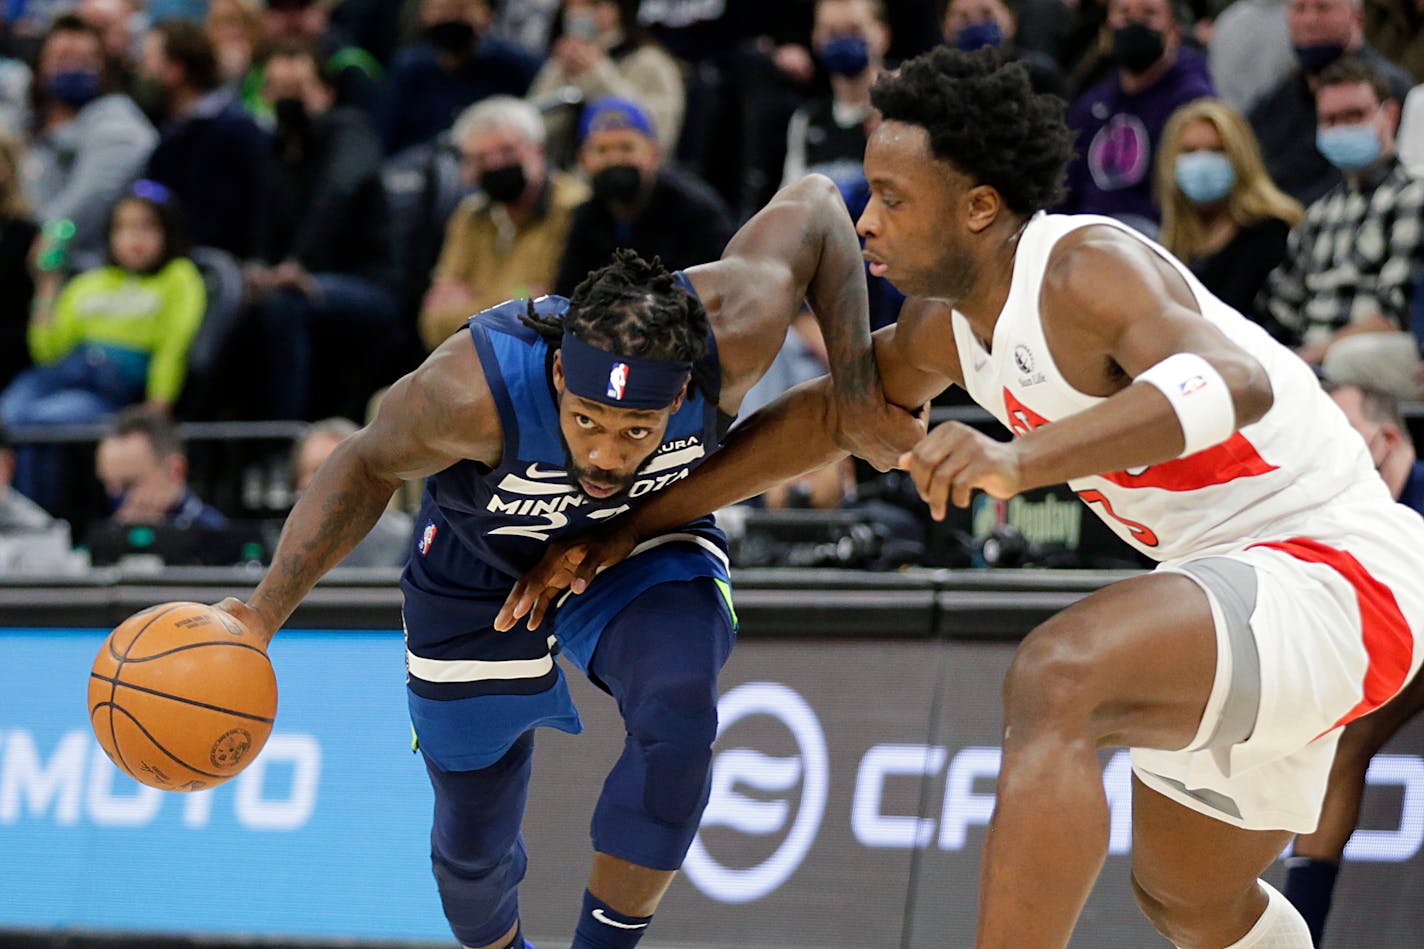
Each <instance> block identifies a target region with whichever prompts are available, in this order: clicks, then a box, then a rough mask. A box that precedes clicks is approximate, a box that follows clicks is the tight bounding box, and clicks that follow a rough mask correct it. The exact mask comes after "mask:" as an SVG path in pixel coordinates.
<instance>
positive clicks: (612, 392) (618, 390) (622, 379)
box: [607, 362, 628, 402]
mask: <svg viewBox="0 0 1424 949" xmlns="http://www.w3.org/2000/svg"><path fill="white" fill-rule="evenodd" d="M627 388H628V364H627V363H626V362H615V363H614V364H613V368H612V369H611V370H610V371H609V373H608V393H607V395H608V397H609V398H610V399H616V400H618V401H619V402H622V401H623V391H624V390H625V389H627Z"/></svg>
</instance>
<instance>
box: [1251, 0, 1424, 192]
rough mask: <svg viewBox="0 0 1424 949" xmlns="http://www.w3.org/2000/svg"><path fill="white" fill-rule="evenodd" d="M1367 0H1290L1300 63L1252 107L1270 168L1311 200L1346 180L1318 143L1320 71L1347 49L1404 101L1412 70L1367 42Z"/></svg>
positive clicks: (1288, 186)
mask: <svg viewBox="0 0 1424 949" xmlns="http://www.w3.org/2000/svg"><path fill="white" fill-rule="evenodd" d="M1360 3H1361V0H1289V3H1288V6H1287V8H1286V28H1287V30H1288V31H1289V32H1290V41H1291V45H1292V47H1294V49H1295V56H1296V62H1297V66H1296V68H1295V70H1293V71H1292V72H1291V74H1290V75H1289V76H1287V77H1286V78H1285V79H1283V80H1282V81H1281V82H1280V83H1279V84H1278V85H1276V86H1275V87H1274V88H1273V89H1271V91H1269V92H1267V93H1266V94H1265V95H1264V96H1262V97H1261V99H1260V100H1259V101H1258V102H1257V103H1256V104H1255V105H1254V106H1252V107H1251V112H1250V114H1249V117H1250V119H1251V128H1252V129H1253V130H1254V131H1255V133H1256V138H1258V139H1259V140H1260V142H1261V152H1262V154H1263V155H1264V156H1265V159H1266V170H1267V171H1269V172H1270V173H1271V177H1272V178H1273V179H1275V181H1276V182H1277V183H1278V184H1279V185H1280V186H1281V188H1282V189H1283V190H1284V191H1285V192H1286V193H1287V194H1289V195H1290V196H1291V197H1293V198H1295V199H1296V200H1297V201H1299V202H1300V203H1302V204H1306V205H1308V204H1310V203H1311V202H1312V201H1315V200H1316V199H1318V198H1319V197H1320V196H1321V195H1323V194H1325V192H1327V191H1329V190H1330V189H1331V188H1332V187H1334V186H1335V185H1337V184H1339V182H1340V171H1339V170H1338V169H1337V168H1335V167H1334V166H1333V165H1331V163H1330V162H1329V161H1327V160H1326V158H1325V156H1324V155H1322V154H1321V153H1320V152H1319V151H1318V150H1317V149H1316V148H1315V124H1316V123H1315V91H1316V88H1317V87H1318V85H1319V82H1320V74H1321V73H1322V71H1324V70H1325V68H1326V67H1327V66H1329V65H1330V64H1331V63H1333V62H1335V61H1336V60H1339V59H1340V58H1341V57H1343V56H1344V55H1346V54H1347V53H1348V54H1350V55H1352V56H1354V57H1356V58H1358V59H1360V60H1362V61H1363V62H1365V63H1368V64H1369V65H1370V67H1371V68H1372V69H1374V71H1375V72H1377V73H1379V74H1380V76H1381V77H1383V79H1384V81H1385V83H1386V85H1387V88H1388V89H1389V91H1390V97H1391V98H1392V99H1394V101H1395V102H1403V101H1404V97H1405V96H1406V95H1408V94H1409V87H1410V86H1411V85H1412V84H1413V82H1412V80H1411V79H1410V78H1409V74H1408V73H1406V72H1405V71H1404V70H1402V69H1400V68H1399V67H1398V66H1396V65H1394V64H1393V63H1391V62H1389V61H1388V60H1387V59H1385V58H1384V56H1382V55H1381V54H1380V52H1379V51H1378V50H1376V49H1374V48H1373V47H1371V46H1370V45H1369V44H1367V43H1366V42H1365V39H1364V32H1363V30H1362V28H1361V11H1360Z"/></svg>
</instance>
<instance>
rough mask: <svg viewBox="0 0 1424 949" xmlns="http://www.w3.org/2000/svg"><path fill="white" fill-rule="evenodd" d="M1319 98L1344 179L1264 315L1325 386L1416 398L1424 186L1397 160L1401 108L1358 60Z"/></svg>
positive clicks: (1313, 218) (1290, 258) (1294, 238)
mask: <svg viewBox="0 0 1424 949" xmlns="http://www.w3.org/2000/svg"><path fill="white" fill-rule="evenodd" d="M1315 101H1316V113H1317V115H1318V116H1319V128H1318V131H1317V133H1316V147H1317V148H1318V149H1320V152H1321V153H1322V154H1323V155H1324V156H1325V157H1326V159H1327V160H1328V161H1329V162H1330V163H1331V164H1332V165H1334V166H1335V167H1336V168H1337V169H1339V171H1340V173H1341V176H1342V180H1341V182H1340V183H1339V184H1338V185H1336V186H1335V187H1333V188H1331V189H1330V190H1329V191H1327V192H1326V193H1325V195H1324V196H1323V197H1321V198H1320V199H1319V200H1318V201H1316V202H1314V203H1313V204H1311V205H1310V206H1309V207H1307V208H1306V211H1305V221H1304V222H1303V223H1302V224H1301V225H1300V226H1299V227H1297V228H1296V229H1295V230H1294V231H1292V232H1291V235H1290V242H1289V244H1288V245H1287V251H1286V260H1285V262H1284V263H1283V264H1281V266H1280V267H1278V268H1276V270H1275V271H1273V272H1272V274H1271V277H1270V279H1269V281H1268V282H1267V284H1266V289H1265V290H1264V291H1263V292H1262V297H1261V304H1260V305H1261V308H1262V309H1263V310H1265V311H1266V312H1267V313H1269V314H1270V315H1271V316H1272V317H1273V318H1274V319H1275V320H1276V321H1277V322H1279V323H1280V324H1281V325H1282V326H1284V327H1285V328H1286V329H1287V330H1289V331H1290V332H1291V334H1292V336H1293V339H1292V342H1294V343H1295V344H1296V345H1297V346H1299V347H1300V348H1299V350H1298V351H1299V353H1300V356H1301V358H1303V359H1305V360H1306V361H1307V362H1311V363H1314V364H1317V365H1320V366H1321V367H1322V369H1323V371H1324V373H1325V376H1326V378H1328V379H1331V380H1333V381H1336V382H1353V383H1356V384H1369V385H1371V386H1372V387H1374V388H1377V389H1381V390H1383V391H1385V392H1388V393H1390V394H1391V395H1393V396H1394V397H1395V398H1398V399H1406V400H1409V399H1414V398H1417V397H1418V395H1419V382H1418V377H1417V374H1418V371H1419V350H1418V344H1417V342H1416V340H1415V337H1414V335H1413V334H1412V333H1410V332H1408V329H1409V326H1410V314H1409V306H1410V294H1411V293H1412V292H1413V290H1414V287H1415V284H1416V283H1417V281H1418V275H1419V274H1420V273H1421V272H1424V227H1421V226H1420V222H1421V220H1424V179H1420V178H1416V177H1414V176H1413V175H1411V174H1410V173H1409V171H1408V170H1407V169H1406V168H1405V167H1404V166H1403V165H1402V164H1400V161H1399V158H1398V156H1397V155H1396V154H1395V148H1394V135H1395V131H1396V129H1397V128H1398V125H1399V104H1398V103H1397V102H1395V101H1394V99H1393V98H1392V97H1391V96H1390V91H1389V86H1388V85H1387V84H1386V83H1385V81H1384V79H1383V78H1382V77H1381V76H1380V74H1379V73H1378V72H1376V71H1375V70H1374V69H1373V67H1372V66H1370V65H1369V64H1368V63H1366V62H1365V61H1363V60H1360V59H1356V58H1353V57H1351V58H1346V59H1342V60H1339V61H1337V62H1335V63H1333V64H1332V65H1331V66H1329V67H1328V68H1327V69H1326V70H1325V71H1324V72H1322V73H1321V74H1320V78H1319V80H1318V81H1317V83H1316V93H1315Z"/></svg>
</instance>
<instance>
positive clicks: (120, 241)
mask: <svg viewBox="0 0 1424 949" xmlns="http://www.w3.org/2000/svg"><path fill="white" fill-rule="evenodd" d="M108 250H109V254H108V256H109V262H108V264H107V265H106V266H103V267H98V268H95V269H93V270H87V271H85V272H83V273H81V274H79V275H78V276H76V277H74V278H72V279H71V280H69V281H68V282H67V283H64V282H63V281H62V278H61V277H60V274H59V273H58V271H57V270H46V271H41V272H40V273H39V274H38V275H37V277H36V287H35V300H34V307H33V310H32V312H31V316H30V326H29V332H28V336H29V345H30V355H31V357H32V358H33V359H34V363H35V365H34V368H31V369H26V370H25V371H24V372H21V373H20V374H19V375H18V376H16V377H15V379H14V380H13V381H12V382H11V383H10V384H9V385H8V386H7V387H6V388H5V390H4V391H3V392H0V421H3V422H4V424H5V425H6V426H8V427H9V428H10V429H11V430H12V431H14V432H15V433H16V434H17V435H19V436H21V437H22V438H23V436H24V434H25V430H26V429H27V428H30V427H33V426H46V425H63V424H83V423H92V422H98V421H100V420H102V419H104V418H107V417H108V416H109V415H111V414H113V413H114V412H117V411H118V410H120V409H122V408H124V407H125V406H127V405H132V404H135V403H140V402H142V403H145V404H148V405H151V406H153V407H155V408H163V409H167V408H169V407H171V406H172V404H173V402H174V400H176V399H177V397H178V394H179V392H180V391H181V390H182V387H183V376H184V370H185V368H186V364H187V358H188V348H189V347H190V346H191V345H192V342H193V337H194V335H196V333H197V332H198V326H199V324H200V323H201V322H202V319H203V310H204V308H205V307H206V305H207V296H206V293H205V291H204V289H203V279H202V276H201V275H200V274H199V273H198V268H197V267H196V266H194V264H193V262H192V261H191V260H189V259H188V258H187V257H186V256H185V255H186V253H187V240H186V238H185V236H184V234H183V225H182V219H181V217H180V215H179V211H178V208H177V205H176V204H175V202H174V201H173V200H172V197H171V195H169V193H168V191H167V189H166V188H164V187H163V186H162V185H159V184H156V183H154V182H150V181H139V182H137V183H136V184H135V185H134V186H133V188H132V190H131V191H130V192H129V193H127V194H126V195H125V196H124V197H123V198H122V199H121V200H120V201H119V203H118V204H117V205H115V207H114V210H113V213H112V215H111V216H110V218H109V230H108ZM46 263H49V264H51V265H53V264H54V263H55V261H54V260H49V261H46ZM61 461H62V459H61V458H60V457H58V456H57V455H55V454H54V452H53V450H50V451H48V452H46V451H45V450H43V449H42V448H40V447H38V446H22V447H21V449H20V451H18V452H17V453H16V471H15V485H16V486H17V487H18V488H19V489H20V490H21V491H22V492H23V493H24V494H26V495H27V496H29V497H31V498H33V499H35V500H36V501H39V502H40V503H41V504H43V505H44V506H46V507H47V508H50V509H51V511H53V510H54V509H55V508H56V507H57V506H60V505H62V504H63V502H64V495H65V491H66V489H65V487H64V485H63V484H62V482H63V481H64V480H65V479H64V476H63V472H62V471H61V470H60V468H61Z"/></svg>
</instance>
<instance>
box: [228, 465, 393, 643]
mask: <svg viewBox="0 0 1424 949" xmlns="http://www.w3.org/2000/svg"><path fill="white" fill-rule="evenodd" d="M386 500H387V498H382V497H381V496H380V493H379V492H374V493H373V492H372V491H371V490H370V487H369V486H368V485H353V484H346V485H343V486H342V487H340V488H338V489H337V490H335V491H333V492H332V493H331V494H330V495H329V496H327V497H326V498H325V499H324V501H323V502H322V505H321V510H320V512H319V513H317V512H313V511H294V512H293V514H294V516H293V517H291V518H290V519H289V520H288V521H287V526H286V527H285V528H284V529H283V531H282V537H281V540H279V541H278V543H277V554H276V557H275V558H274V560H273V562H272V566H271V569H269V570H268V572H267V577H266V579H265V580H264V581H263V583H262V585H261V587H259V588H258V592H257V595H256V596H255V597H254V599H255V600H257V601H258V602H257V603H254V605H255V606H258V608H259V609H261V610H263V611H264V612H266V613H268V614H269V615H270V616H271V618H273V619H275V620H276V621H277V622H281V621H283V620H285V619H286V617H287V616H289V615H291V612H292V611H293V610H295V609H296V607H297V604H298V603H300V602H301V600H302V597H304V596H306V594H307V593H308V592H309V591H310V590H311V588H312V587H313V586H315V585H316V582H317V580H319V579H321V577H322V575H324V574H325V573H326V572H327V571H328V570H330V569H331V568H332V567H334V566H336V564H337V563H338V562H340V560H341V558H342V557H344V556H345V555H346V554H347V553H349V552H350V550H351V548H353V547H355V546H356V544H357V543H358V542H359V541H360V540H361V538H362V537H364V536H366V534H367V533H368V532H369V531H370V529H371V527H372V525H374V524H375V523H376V520H377V519H378V518H379V517H380V516H381V511H382V510H384V509H385V506H386Z"/></svg>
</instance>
